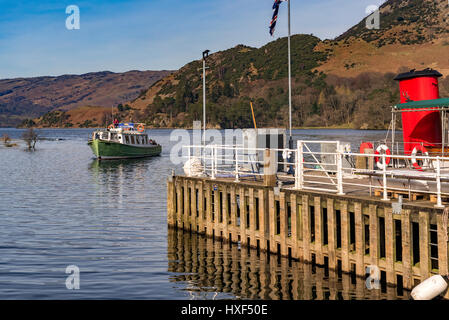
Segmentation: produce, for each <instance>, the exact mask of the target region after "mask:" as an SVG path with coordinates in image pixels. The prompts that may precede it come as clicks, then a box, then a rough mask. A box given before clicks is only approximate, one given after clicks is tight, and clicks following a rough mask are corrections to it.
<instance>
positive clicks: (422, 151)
mask: <svg viewBox="0 0 449 320" xmlns="http://www.w3.org/2000/svg"><path fill="white" fill-rule="evenodd" d="M418 151H419V152H421V153H422V154H423V155H424V156H426V157H428V156H429V152H428V151H427V149H426V148H425V147H424V146H422V145H420V144H418V145H416V146H415V147H414V148H413V151H412V164H413V167H414V168H415V169H416V170H418V171H423V169H422V168H421V166H420V165H419V164H418V161H417V160H416V154H417V153H418ZM423 164H424V166H426V167H427V166H429V161H428V160H424V163H423Z"/></svg>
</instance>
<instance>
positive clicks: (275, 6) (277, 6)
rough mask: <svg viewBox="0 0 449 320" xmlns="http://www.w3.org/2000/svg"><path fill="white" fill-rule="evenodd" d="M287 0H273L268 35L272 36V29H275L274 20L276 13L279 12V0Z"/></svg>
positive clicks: (276, 17)
mask: <svg viewBox="0 0 449 320" xmlns="http://www.w3.org/2000/svg"><path fill="white" fill-rule="evenodd" d="M284 1H288V0H274V4H273V18H272V19H271V23H270V35H272V36H273V34H274V30H275V29H276V22H277V20H278V13H279V6H280V5H281V2H284Z"/></svg>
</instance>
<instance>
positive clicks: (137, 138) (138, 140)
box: [136, 136, 140, 144]
mask: <svg viewBox="0 0 449 320" xmlns="http://www.w3.org/2000/svg"><path fill="white" fill-rule="evenodd" d="M136 141H137V144H140V137H139V136H137V137H136Z"/></svg>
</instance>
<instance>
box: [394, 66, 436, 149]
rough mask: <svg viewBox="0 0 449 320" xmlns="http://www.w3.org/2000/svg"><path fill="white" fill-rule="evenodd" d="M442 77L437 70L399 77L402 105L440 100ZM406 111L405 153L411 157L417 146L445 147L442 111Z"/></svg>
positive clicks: (404, 129) (404, 120) (413, 72)
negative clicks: (443, 144)
mask: <svg viewBox="0 0 449 320" xmlns="http://www.w3.org/2000/svg"><path fill="white" fill-rule="evenodd" d="M441 76H442V74H441V73H439V72H438V71H436V70H432V69H425V70H422V71H415V70H411V71H410V72H407V73H402V74H400V75H398V76H397V77H396V78H395V79H394V80H398V81H399V89H400V94H401V103H406V102H410V101H420V100H433V99H439V97H440V94H439V88H438V78H439V77H441ZM406 110H407V109H405V110H404V112H402V129H403V136H404V151H405V153H406V154H410V153H411V152H412V151H413V148H414V147H415V145H416V144H421V143H424V146H441V120H440V113H439V111H417V112H408V111H406Z"/></svg>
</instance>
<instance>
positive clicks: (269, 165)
mask: <svg viewBox="0 0 449 320" xmlns="http://www.w3.org/2000/svg"><path fill="white" fill-rule="evenodd" d="M276 167H277V166H276V158H275V152H274V151H273V152H272V151H271V150H270V149H265V154H264V165H263V180H264V186H266V187H274V186H276V171H277V170H276V169H277V168H276Z"/></svg>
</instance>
